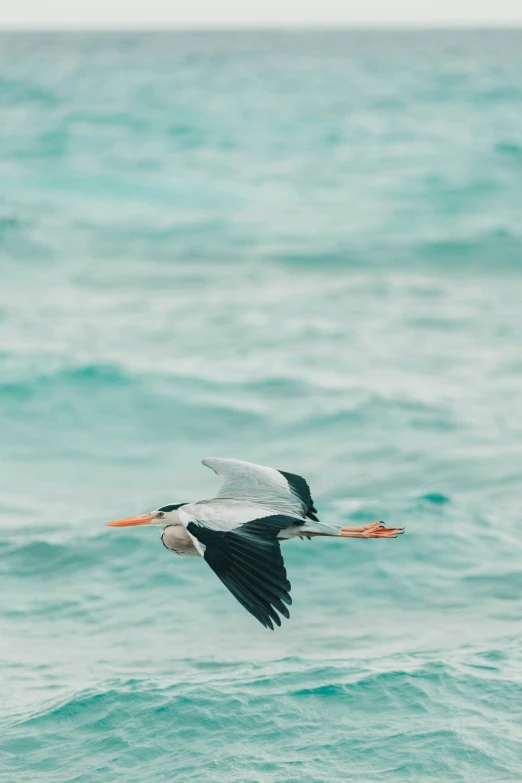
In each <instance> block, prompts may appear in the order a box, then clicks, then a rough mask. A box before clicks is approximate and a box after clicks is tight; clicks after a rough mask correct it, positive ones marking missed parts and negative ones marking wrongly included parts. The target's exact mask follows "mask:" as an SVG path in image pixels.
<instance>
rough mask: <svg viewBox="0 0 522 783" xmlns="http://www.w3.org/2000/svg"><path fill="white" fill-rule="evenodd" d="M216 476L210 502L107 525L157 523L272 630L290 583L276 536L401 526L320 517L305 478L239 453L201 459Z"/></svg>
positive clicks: (376, 533) (360, 532)
mask: <svg viewBox="0 0 522 783" xmlns="http://www.w3.org/2000/svg"><path fill="white" fill-rule="evenodd" d="M203 465H206V466H207V467H209V468H211V469H212V470H213V471H214V473H217V474H218V475H219V476H220V477H221V479H222V482H223V483H222V485H221V488H220V490H219V492H218V494H217V495H216V497H215V498H212V500H199V501H198V502H197V503H172V504H169V505H167V506H162V507H161V508H158V509H156V510H155V511H151V512H150V513H148V514H141V515H140V516H136V517H129V518H128V519H118V520H116V521H115V522H108V523H107V524H108V526H109V527H127V526H130V525H162V526H163V529H162V531H161V540H162V541H163V544H164V546H166V548H167V549H169V550H170V551H171V552H174V553H175V554H176V555H188V556H195V557H203V558H204V559H205V560H206V561H207V563H208V565H209V566H210V567H211V569H212V570H213V571H214V573H215V574H216V575H217V576H218V577H219V578H220V579H221V581H222V582H223V584H224V585H225V587H227V588H228V589H229V590H230V592H231V593H232V595H233V596H234V597H235V598H236V599H237V600H238V601H239V603H240V604H241V605H242V606H244V608H245V609H246V610H247V611H248V612H250V614H252V615H254V617H255V618H256V619H257V620H259V622H260V623H261V624H262V625H264V626H265V628H270V629H272V630H274V623H275V624H276V625H279V626H280V625H281V618H280V615H283V617H287V618H288V617H290V613H289V611H288V605H290V604H291V603H292V599H291V597H290V582H289V581H288V578H287V575H286V569H285V564H284V561H283V556H282V554H281V547H280V542H281V541H287V540H288V539H290V538H296V537H297V536H300V537H301V538H304V537H306V538H312V537H316V536H335V537H339V538H396V537H397V536H398V535H400V534H401V533H402V532H403V531H404V528H399V527H391V528H389V527H385V526H384V523H383V522H374V523H373V524H371V525H366V526H365V527H346V526H344V525H333V524H328V523H324V522H321V521H320V520H319V517H318V516H317V509H316V508H315V506H314V502H313V500H312V496H311V494H310V489H309V487H308V484H307V483H306V481H305V480H304V478H302V477H301V476H298V475H296V474H294V473H287V472H286V471H284V470H276V469H275V468H268V467H264V466H263V465H255V464H254V463H252V462H243V461H242V460H237V459H221V458H213V459H204V460H203Z"/></svg>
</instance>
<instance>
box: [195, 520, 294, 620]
mask: <svg viewBox="0 0 522 783" xmlns="http://www.w3.org/2000/svg"><path fill="white" fill-rule="evenodd" d="M299 524H301V521H300V520H296V519H295V518H294V517H286V516H284V515H280V514H278V515H272V516H269V517H264V518H261V519H255V520H252V521H250V522H247V523H245V524H243V525H241V526H240V527H239V528H237V529H235V530H228V531H223V530H216V529H212V528H210V527H207V526H206V525H205V524H202V523H201V522H196V521H191V522H189V523H188V525H187V530H188V532H189V533H190V535H191V536H193V537H194V538H195V539H197V541H198V542H199V544H200V546H202V548H203V549H204V558H205V560H206V561H207V563H208V564H209V566H210V567H211V568H212V570H213V571H214V573H215V574H216V575H217V576H218V577H219V579H220V580H221V581H222V582H223V584H224V585H225V587H227V588H228V589H229V590H230V592H231V593H232V595H233V596H234V597H235V598H236V599H237V600H238V601H239V603H240V604H241V605H242V606H243V607H244V608H245V609H246V610H247V611H248V612H250V614H252V615H253V616H254V617H255V618H256V619H257V620H259V622H260V623H261V624H262V625H264V626H265V627H266V628H271V629H272V630H273V628H274V623H275V624H276V625H281V618H280V616H279V614H278V612H280V613H281V614H282V615H283V616H284V617H289V616H290V613H289V611H288V609H287V607H286V606H285V604H291V603H292V599H291V597H290V582H289V581H288V579H287V575H286V568H285V564H284V560H283V556H282V554H281V547H280V545H279V541H278V540H277V536H278V534H279V533H280V532H281V530H283V529H285V528H288V527H291V526H293V525H299Z"/></svg>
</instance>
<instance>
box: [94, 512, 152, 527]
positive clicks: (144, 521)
mask: <svg viewBox="0 0 522 783" xmlns="http://www.w3.org/2000/svg"><path fill="white" fill-rule="evenodd" d="M153 519H154V514H141V515H140V516H139V517H127V519H117V520H116V521H115V522H107V524H106V526H105V527H130V526H131V525H150V524H151V522H152V520H153Z"/></svg>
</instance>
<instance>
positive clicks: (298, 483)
mask: <svg viewBox="0 0 522 783" xmlns="http://www.w3.org/2000/svg"><path fill="white" fill-rule="evenodd" d="M279 473H280V474H281V475H282V476H284V477H285V479H286V480H287V481H288V484H289V485H290V489H291V490H292V492H293V493H294V495H297V497H298V498H299V499H300V501H301V503H302V504H303V515H304V516H307V517H308V519H313V521H314V522H319V519H318V517H317V509H316V508H315V506H314V501H313V500H312V495H311V493H310V487H309V486H308V483H307V482H306V481H305V479H304V478H303V477H302V476H298V475H297V473H287V472H286V471H285V470H280V471H279Z"/></svg>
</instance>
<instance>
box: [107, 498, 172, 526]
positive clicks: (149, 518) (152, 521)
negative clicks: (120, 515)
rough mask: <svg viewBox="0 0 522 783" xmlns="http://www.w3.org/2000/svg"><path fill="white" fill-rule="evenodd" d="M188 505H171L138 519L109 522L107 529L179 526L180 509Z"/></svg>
mask: <svg viewBox="0 0 522 783" xmlns="http://www.w3.org/2000/svg"><path fill="white" fill-rule="evenodd" d="M185 505H186V503H170V504H169V505H168V506H162V507H161V508H157V509H155V511H150V512H149V513H148V514H140V515H139V516H137V517H128V518H127V519H116V520H115V521H114V522H107V525H106V527H130V526H131V525H179V524H181V523H180V519H179V514H178V508H181V506H185Z"/></svg>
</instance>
